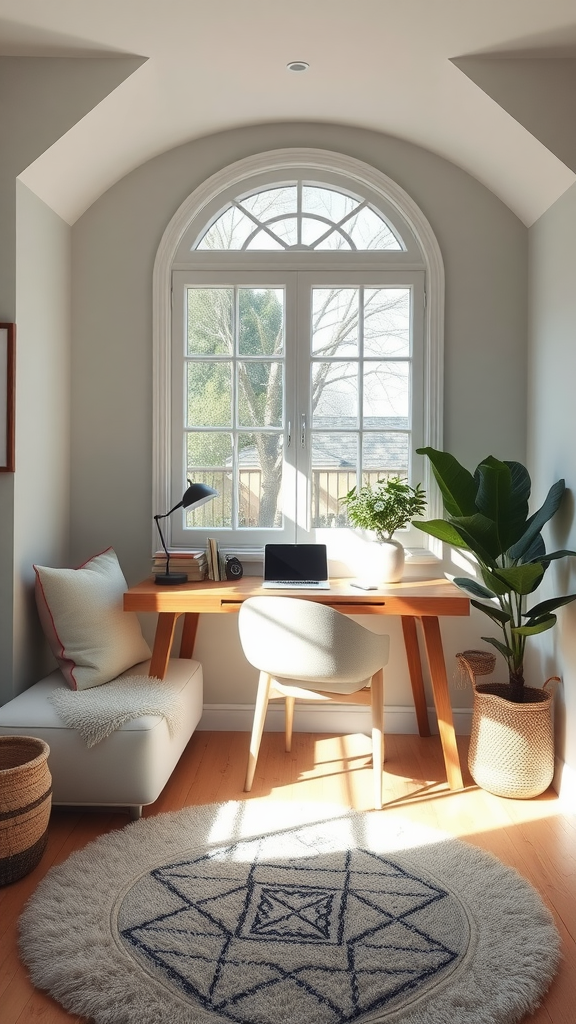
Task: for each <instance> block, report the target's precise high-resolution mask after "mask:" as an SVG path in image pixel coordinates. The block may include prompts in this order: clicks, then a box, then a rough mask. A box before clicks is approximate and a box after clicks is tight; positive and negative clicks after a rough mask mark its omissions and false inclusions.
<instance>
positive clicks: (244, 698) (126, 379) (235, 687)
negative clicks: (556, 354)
mask: <svg viewBox="0 0 576 1024" xmlns="http://www.w3.org/2000/svg"><path fill="white" fill-rule="evenodd" d="M290 146H295V147H302V146H310V147H315V148H325V149H328V150H335V151H340V152H342V153H345V154H347V155H350V156H353V157H356V158H358V159H360V160H363V161H365V162H367V163H369V164H372V165H373V166H375V167H377V168H378V169H380V170H382V171H383V172H384V173H386V174H387V175H389V176H390V177H391V178H393V179H394V180H395V181H396V182H398V183H399V184H400V185H401V186H402V187H403V188H404V189H405V190H406V191H407V192H408V193H409V194H410V195H411V196H412V198H413V199H414V200H415V201H416V202H417V203H418V204H419V206H420V207H421V208H422V210H423V211H424V213H425V215H426V216H427V218H428V219H429V221H430V223H431V225H432V227H433V229H434V231H435V232H436V235H437V237H438V241H439V244H440V248H441V250H442V254H443V257H444V262H445V268H446V280H447V289H446V368H445V376H446V386H445V394H446V400H445V446H446V447H447V448H449V449H450V450H451V451H453V452H454V454H455V455H456V456H457V457H459V458H460V459H462V460H463V461H465V462H466V463H467V464H468V465H470V466H475V465H476V464H477V462H478V461H479V460H480V459H481V458H482V457H483V456H485V455H487V454H490V453H492V454H494V455H498V456H500V457H501V458H510V459H520V460H522V459H523V458H524V457H525V389H526V380H525V365H526V358H525V354H526V272H527V232H526V229H525V228H524V226H523V225H522V224H521V223H520V221H519V220H518V219H517V218H516V217H515V216H514V215H513V214H512V213H511V212H510V210H509V209H508V208H507V207H505V206H504V205H503V204H502V203H501V202H500V201H499V200H498V199H497V198H496V197H495V196H494V195H493V194H492V193H490V192H489V191H488V190H487V189H485V188H484V187H483V186H481V185H480V184H479V183H478V182H476V181H475V180H474V179H473V178H471V177H470V176H469V175H467V174H465V173H464V172H462V171H461V170H459V169H458V168H457V167H455V166H453V165H451V164H449V163H447V162H446V161H445V160H442V159H440V158H439V157H437V156H435V155H434V154H432V153H430V152H427V151H425V150H422V149H420V148H418V147H415V146H412V145H410V144H408V143H405V142H402V141H400V140H398V139H393V138H388V137H385V136H382V135H379V134H376V133H373V132H368V131H363V130H356V129H351V128H345V127H339V126H335V125H322V124H317V125H315V124H299V125H297V124H283V125H260V126H256V127H249V128H245V129H238V130H234V131H230V132H223V133H220V134H218V135H214V136H211V137H209V138H206V139H200V140H198V141H195V142H192V143H190V144H188V145H185V146H181V147H178V148H177V149H174V150H172V151H170V152H168V153H164V154H163V155H161V156H159V157H157V158H155V159H154V160H151V161H149V162H148V163H146V164H144V165H143V166H141V167H140V168H138V169H137V170H135V171H134V172H133V173H131V174H130V175H128V176H126V177H125V178H124V179H122V180H121V181H119V182H118V183H117V184H116V185H114V186H113V187H112V188H111V189H109V191H108V192H107V193H106V194H105V195H103V196H102V197H101V198H100V199H99V200H98V201H97V202H96V203H94V205H93V206H92V207H91V208H90V209H89V210H88V211H87V212H86V214H85V215H84V216H83V217H82V218H81V219H80V220H79V221H77V223H76V224H75V225H74V227H73V230H72V254H73V261H72V262H73V355H72V427H73V430H72V492H71V531H72V533H71V555H72V559H73V561H74V562H75V563H79V562H81V561H82V560H84V559H85V558H87V557H89V556H90V555H91V554H93V553H94V552H95V551H100V550H102V549H103V548H105V547H106V546H107V545H109V544H111V545H113V547H114V548H115V549H116V551H117V553H118V556H119V558H120V562H121V564H122V566H123V569H124V572H125V574H126V576H127V579H128V581H129V583H134V582H136V581H137V580H138V579H140V578H143V577H144V576H146V575H148V573H149V571H150V554H151V541H152V532H151V523H152V515H153V511H156V510H153V509H152V506H151V488H152V463H151V445H152V406H151V396H152V324H151V313H152V287H151V286H152V269H153V264H154V258H155V255H156V251H157V248H158V245H159V242H160V239H161V236H162V234H163V231H164V229H165V228H166V225H167V224H168V222H169V221H170V219H171V217H172V215H173V214H174V212H175V211H176V210H177V209H178V207H179V206H180V204H181V203H182V202H183V201H184V199H186V197H187V196H188V195H189V194H190V193H191V192H192V191H193V190H194V189H195V188H196V187H197V186H198V185H199V184H200V183H201V182H202V181H204V180H205V179H206V178H207V177H208V176H210V175H211V174H213V173H215V172H216V171H217V170H219V169H221V168H222V167H225V166H226V165H227V164H229V163H232V162H233V161H235V160H239V159H242V158H243V157H247V156H250V155H252V154H255V153H258V152H262V151H267V150H272V149H278V148H284V147H290ZM150 625H151V624H149V626H150ZM374 628H376V627H374ZM381 628H382V629H384V628H385V629H386V630H389V631H390V632H391V634H392V638H393V645H392V650H393V664H392V665H391V669H390V671H389V673H388V679H389V683H388V685H387V694H386V702H387V703H388V704H401V705H406V704H408V705H409V704H411V697H410V691H409V683H408V675H407V668H406V664H405V658H404V654H403V645H402V639H401V635H400V632H399V624H398V623H396V622H392V621H390V622H386V623H384V624H381ZM443 628H444V635H445V638H446V647H447V652H448V661H449V672H450V673H451V672H452V666H453V660H452V656H453V654H454V653H455V652H456V651H457V650H459V649H461V648H462V647H465V646H467V647H472V646H475V645H477V644H478V640H479V635H480V625H479V624H478V623H476V621H475V620H474V619H472V620H470V621H467V622H465V623H461V622H459V621H458V620H454V621H453V622H449V623H446V624H445V626H444V627H443ZM482 628H483V627H482ZM236 630H237V627H236V622H235V620H234V618H233V617H232V616H221V617H220V616H219V617H217V618H216V617H213V618H212V620H211V619H210V617H209V616H204V617H203V618H202V620H201V624H200V628H199V635H198V641H197V651H198V655H199V657H200V658H201V660H202V661H203V663H204V672H205V680H206V701H207V702H208V703H243V702H249V701H251V700H253V696H254V680H253V675H254V673H253V671H252V670H248V669H247V666H246V665H245V663H244V662H243V659H242V658H241V655H240V651H239V647H238V641H237V631H236ZM454 703H455V704H456V705H457V704H459V703H460V704H466V703H469V694H467V693H466V692H465V691H456V692H455V694H454Z"/></svg>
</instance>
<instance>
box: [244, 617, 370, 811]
mask: <svg viewBox="0 0 576 1024" xmlns="http://www.w3.org/2000/svg"><path fill="white" fill-rule="evenodd" d="M238 627H239V630H240V642H241V644H242V648H243V651H244V654H245V655H246V658H247V659H248V661H249V662H250V664H251V665H254V667H255V668H257V669H259V671H260V678H259V682H258V693H257V696H256V706H255V709H254V723H253V726H252V735H251V738H250V753H249V757H248V770H247V773H246V782H245V785H244V789H245V790H246V791H247V792H249V791H250V790H251V788H252V782H253V781H254V772H255V770H256V762H257V760H258V751H259V749H260V742H261V739H262V732H263V730H264V720H265V718H266V709H267V707H268V701H269V700H270V699H273V698H277V697H283V698H285V701H286V750H287V751H289V750H290V749H291V744H292V725H293V720H294V703H295V701H296V700H314V701H323V700H326V701H338V702H339V703H344V704H368V705H370V706H371V708H372V761H373V766H374V805H375V807H377V808H379V807H381V806H382V765H383V761H384V734H383V726H384V672H383V670H384V666H385V665H386V664H387V662H388V649H389V637H387V636H382V635H381V634H378V633H372V632H371V631H370V630H368V629H365V627H364V626H361V625H360V624H359V623H357V622H355V621H354V620H353V619H350V618H348V616H347V615H343V614H342V613H341V612H338V611H336V610H335V609H334V608H330V607H328V606H327V605H323V604H319V603H317V602H315V601H307V600H302V599H300V598H293V597H251V598H248V599H247V600H246V601H244V603H243V604H242V607H241V609H240V613H239V617H238Z"/></svg>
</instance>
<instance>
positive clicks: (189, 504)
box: [176, 484, 218, 512]
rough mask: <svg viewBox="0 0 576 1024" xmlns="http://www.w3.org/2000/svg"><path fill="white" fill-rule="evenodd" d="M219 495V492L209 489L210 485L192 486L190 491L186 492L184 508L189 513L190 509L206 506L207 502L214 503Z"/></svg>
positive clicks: (183, 499) (183, 501)
mask: <svg viewBox="0 0 576 1024" xmlns="http://www.w3.org/2000/svg"><path fill="white" fill-rule="evenodd" d="M217 494H218V491H215V490H214V488H213V487H209V486H208V484H190V486H189V488H188V490H187V491H185V492H184V497H183V498H182V507H183V508H184V510H185V511H186V512H188V511H189V509H192V508H198V507H199V506H200V505H205V504H206V502H207V501H212V498H215V497H216V496H217ZM176 507H178V506H176Z"/></svg>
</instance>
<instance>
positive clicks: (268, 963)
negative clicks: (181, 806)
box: [120, 840, 469, 1024]
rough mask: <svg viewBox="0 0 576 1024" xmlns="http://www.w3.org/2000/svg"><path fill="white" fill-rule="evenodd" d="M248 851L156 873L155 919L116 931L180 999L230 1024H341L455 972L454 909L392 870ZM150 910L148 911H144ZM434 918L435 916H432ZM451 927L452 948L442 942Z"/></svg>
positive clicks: (257, 843)
mask: <svg viewBox="0 0 576 1024" xmlns="http://www.w3.org/2000/svg"><path fill="white" fill-rule="evenodd" d="M267 852H269V851H267V850H266V849H265V846H263V844H262V841H261V840H251V841H246V842H240V843H236V844H233V845H230V846H225V847H219V848H218V849H217V850H215V851H213V852H211V853H209V854H203V855H201V856H198V857H196V858H192V859H186V860H181V861H177V862H175V863H172V864H164V865H163V866H162V867H159V868H155V869H153V870H152V871H151V872H150V873H149V876H148V877H146V876H145V877H144V878H143V879H141V880H140V881H139V882H138V883H136V886H135V887H133V890H132V892H131V899H132V901H134V898H135V897H137V896H138V894H137V892H135V891H134V890H138V887H139V886H140V887H141V888H142V893H143V894H144V895H143V899H142V900H138V899H136V902H137V903H139V904H140V905H142V903H143V902H144V903H145V891H146V889H147V887H149V886H151V885H152V886H154V893H155V900H154V903H155V906H158V890H159V889H160V890H162V891H163V892H164V894H165V901H164V904H162V903H161V907H162V909H161V911H160V912H156V913H154V916H153V917H149V918H145V919H143V920H142V919H141V920H139V921H138V923H137V924H132V925H130V926H128V927H124V928H122V929H121V930H120V937H121V939H122V940H123V941H124V942H125V943H126V944H127V945H128V946H129V947H130V948H131V949H132V952H133V953H134V954H136V955H137V957H138V958H142V959H143V960H148V961H150V962H152V963H153V964H154V966H155V970H156V971H159V972H160V973H161V975H162V976H163V977H164V980H165V982H166V983H168V984H169V985H171V986H175V987H176V988H177V989H178V990H179V991H180V992H181V993H182V994H186V995H187V996H188V997H191V998H192V999H197V1000H198V1001H199V1002H200V1004H201V1005H202V1006H203V1008H204V1009H205V1010H213V1011H214V1012H215V1013H217V1014H219V1015H220V1017H225V1018H228V1019H230V1020H231V1021H234V1022H237V1024H252V1022H253V1021H254V1020H261V1019H262V1016H261V1015H262V1011H263V1006H266V1007H267V1012H268V1013H269V1018H268V1019H270V1020H273V1019H278V1020H279V1019H289V1018H290V1016H291V1014H290V1007H292V1008H294V1006H295V1005H296V1004H297V1005H298V1018H299V1019H302V1020H305V1019H309V1020H312V1021H314V1022H315V1024H345V1022H349V1021H356V1022H358V1021H359V1019H360V1018H361V1017H362V1016H363V1015H364V1014H368V1013H370V1012H371V1011H374V1010H376V1009H382V1008H391V1007H393V1006H394V1003H395V1002H396V1001H397V1000H398V998H399V997H400V996H401V995H402V993H405V992H406V991H407V990H412V991H414V992H416V993H417V992H418V989H419V988H421V987H422V988H426V987H428V986H429V984H430V983H431V982H433V981H435V980H437V979H438V977H439V976H441V975H444V974H446V972H447V971H449V970H451V969H453V967H454V965H455V964H456V963H457V961H458V960H460V959H461V957H462V956H463V955H464V953H465V952H466V949H467V947H468V941H469V932H468V929H467V925H466V918H465V915H464V913H463V911H462V908H461V907H460V904H459V902H458V901H457V900H456V899H455V898H454V897H453V895H452V894H451V893H449V892H448V891H446V890H445V889H443V888H442V887H441V886H439V885H437V884H435V883H434V882H433V881H431V880H430V879H426V878H420V877H418V876H417V875H416V874H415V873H412V872H410V871H408V870H407V869H406V868H403V867H402V866H401V865H399V864H397V863H396V862H395V861H394V860H393V859H391V858H388V857H385V856H382V855H379V854H376V853H374V852H372V851H366V850H361V849H353V850H346V851H342V852H341V853H339V854H334V853H332V854H330V855H329V856H328V857H324V858H318V857H317V856H314V857H308V858H298V859H295V860H293V861H290V860H284V861H282V860H272V859H270V858H268V859H267V857H266V853H267ZM148 905H149V904H148ZM431 908H433V910H432V909H431ZM447 920H449V921H450V925H451V928H450V932H449V934H450V943H448V942H446V941H445V938H446V935H447V931H446V928H445V923H446V921H447Z"/></svg>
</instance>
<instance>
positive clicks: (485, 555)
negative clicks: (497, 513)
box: [450, 512, 501, 566]
mask: <svg viewBox="0 0 576 1024" xmlns="http://www.w3.org/2000/svg"><path fill="white" fill-rule="evenodd" d="M450 522H451V524H452V526H453V527H454V529H456V530H457V531H458V533H459V534H460V536H461V537H462V540H464V541H466V544H467V546H468V547H469V548H470V551H472V552H473V553H474V554H475V555H476V557H477V559H478V560H479V561H480V562H484V564H485V565H492V566H496V564H497V563H496V559H497V557H498V555H499V554H500V553H501V552H500V545H499V542H498V536H497V533H496V525H495V523H493V522H492V520H491V519H488V518H487V517H486V516H484V515H482V514H481V513H480V512H476V513H475V515H473V516H458V517H456V516H451V517H450Z"/></svg>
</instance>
